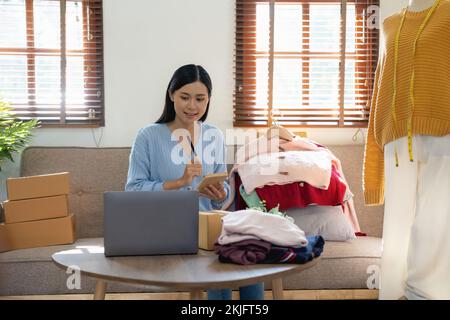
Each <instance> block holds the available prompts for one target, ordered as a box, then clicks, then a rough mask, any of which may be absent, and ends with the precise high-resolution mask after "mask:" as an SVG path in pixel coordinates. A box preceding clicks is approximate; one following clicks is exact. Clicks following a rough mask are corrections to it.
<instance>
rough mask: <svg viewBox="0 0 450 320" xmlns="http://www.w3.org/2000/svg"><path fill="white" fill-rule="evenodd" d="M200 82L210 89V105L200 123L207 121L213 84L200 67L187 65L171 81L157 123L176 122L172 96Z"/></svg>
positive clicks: (177, 71) (179, 69) (178, 70)
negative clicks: (184, 87) (185, 87)
mask: <svg viewBox="0 0 450 320" xmlns="http://www.w3.org/2000/svg"><path fill="white" fill-rule="evenodd" d="M196 81H200V82H201V83H203V84H204V85H205V86H206V88H207V89H208V105H207V106H206V111H205V114H204V115H203V116H202V117H201V118H200V121H202V122H203V121H205V120H206V117H207V116H208V111H209V102H210V98H211V91H212V83H211V78H210V77H209V74H208V72H206V70H205V69H204V68H203V67H202V66H199V65H195V64H187V65H184V66H182V67H180V68H178V69H177V70H176V71H175V73H174V74H173V76H172V79H170V82H169V85H168V86H167V91H166V103H165V105H164V110H163V113H162V115H161V116H160V117H159V119H158V120H157V121H156V123H168V122H172V121H173V120H175V106H174V103H173V101H172V100H170V94H173V93H174V92H175V91H176V90H178V89H180V88H181V87H183V86H185V85H187V84H189V83H193V82H196Z"/></svg>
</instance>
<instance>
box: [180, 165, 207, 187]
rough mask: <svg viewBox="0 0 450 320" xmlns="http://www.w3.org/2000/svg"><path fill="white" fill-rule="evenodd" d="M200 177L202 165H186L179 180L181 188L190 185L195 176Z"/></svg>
mask: <svg viewBox="0 0 450 320" xmlns="http://www.w3.org/2000/svg"><path fill="white" fill-rule="evenodd" d="M201 175H202V164H201V163H190V164H187V165H186V168H185V169H184V173H183V176H182V177H181V178H180V181H181V184H182V186H187V185H190V184H191V183H192V180H193V179H194V177H195V176H201Z"/></svg>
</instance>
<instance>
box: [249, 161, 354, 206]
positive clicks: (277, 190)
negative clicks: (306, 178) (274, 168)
mask: <svg viewBox="0 0 450 320" xmlns="http://www.w3.org/2000/svg"><path fill="white" fill-rule="evenodd" d="M346 188H347V187H346V185H345V183H344V182H343V179H342V177H341V175H340V174H339V171H338V170H336V168H335V167H334V166H333V167H332V170H331V179H330V186H329V187H328V190H323V189H319V188H315V187H313V186H311V185H310V184H308V183H306V182H294V183H289V184H284V185H270V186H269V185H266V186H264V187H262V188H256V189H255V190H256V193H257V194H258V196H259V198H260V199H261V200H265V201H266V208H267V210H270V209H272V208H274V207H276V206H277V205H278V204H280V207H279V210H281V211H284V210H287V209H290V208H304V207H307V206H308V205H310V204H317V205H320V206H336V205H340V204H342V203H343V200H344V196H345V191H346Z"/></svg>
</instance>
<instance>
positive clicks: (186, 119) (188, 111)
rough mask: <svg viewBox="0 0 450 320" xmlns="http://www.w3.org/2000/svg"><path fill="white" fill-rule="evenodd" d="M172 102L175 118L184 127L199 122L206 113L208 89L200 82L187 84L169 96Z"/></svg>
mask: <svg viewBox="0 0 450 320" xmlns="http://www.w3.org/2000/svg"><path fill="white" fill-rule="evenodd" d="M170 99H171V100H172V101H173V102H174V105H175V113H176V117H177V118H178V120H179V121H181V122H182V123H183V124H185V125H190V124H192V123H193V122H194V121H197V120H199V119H200V118H201V117H202V116H203V115H204V114H205V112H206V107H207V105H208V101H209V97H208V89H207V88H206V86H205V85H204V84H203V83H201V82H200V81H196V82H193V83H189V84H187V85H185V86H183V87H181V88H180V89H178V90H176V91H175V92H173V94H171V95H170Z"/></svg>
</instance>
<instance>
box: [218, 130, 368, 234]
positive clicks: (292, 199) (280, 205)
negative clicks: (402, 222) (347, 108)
mask: <svg viewBox="0 0 450 320" xmlns="http://www.w3.org/2000/svg"><path fill="white" fill-rule="evenodd" d="M280 128H281V129H283V130H285V132H286V129H285V128H282V127H280ZM269 130H270V129H269ZM229 181H230V187H231V188H230V190H231V195H230V197H229V199H228V201H227V202H226V203H224V205H223V207H222V209H223V210H226V208H229V207H230V206H231V204H232V203H233V202H234V203H235V209H236V210H243V209H246V208H253V209H259V210H261V211H265V212H271V211H286V210H288V209H291V208H305V207H307V206H311V205H317V206H340V207H341V208H342V213H343V214H344V215H345V217H346V218H347V220H348V222H349V223H350V224H351V226H352V228H353V230H354V233H355V235H357V236H364V235H365V234H364V233H362V232H361V230H360V226H359V223H358V218H357V216H356V211H355V207H354V203H353V194H352V192H351V191H350V188H349V186H348V184H347V181H346V179H345V176H344V174H343V170H342V165H341V162H340V161H339V159H338V158H337V157H336V156H335V155H334V154H333V153H332V152H331V151H330V150H329V149H328V148H326V147H325V146H323V145H321V144H319V143H317V142H315V141H313V140H310V139H307V138H302V137H299V136H295V135H293V134H292V135H286V134H284V135H281V134H280V135H273V134H269V132H268V134H266V135H264V136H262V137H260V138H258V139H255V140H253V141H250V142H249V143H248V144H246V145H245V146H243V147H241V148H240V149H239V150H238V151H237V153H236V164H235V165H234V167H233V169H232V170H231V172H230V178H229Z"/></svg>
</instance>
